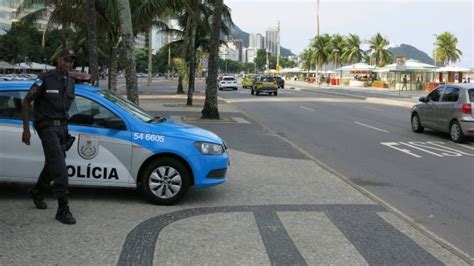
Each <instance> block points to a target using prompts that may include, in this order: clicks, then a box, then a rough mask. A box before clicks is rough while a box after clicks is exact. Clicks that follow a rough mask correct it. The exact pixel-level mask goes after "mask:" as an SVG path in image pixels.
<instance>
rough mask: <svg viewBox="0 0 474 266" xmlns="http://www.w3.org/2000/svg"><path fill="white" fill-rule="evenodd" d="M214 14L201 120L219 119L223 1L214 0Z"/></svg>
mask: <svg viewBox="0 0 474 266" xmlns="http://www.w3.org/2000/svg"><path fill="white" fill-rule="evenodd" d="M212 5H213V7H214V13H213V14H212V31H211V42H210V49H209V67H208V73H209V74H208V77H207V80H206V85H207V87H206V99H205V102H204V108H203V109H202V111H201V114H202V117H201V118H208V119H219V110H218V108H217V74H218V73H217V72H218V71H219V65H218V63H219V37H220V33H221V24H222V9H223V6H224V3H223V0H213V3H212Z"/></svg>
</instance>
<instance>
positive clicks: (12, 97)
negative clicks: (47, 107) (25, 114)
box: [0, 91, 33, 119]
mask: <svg viewBox="0 0 474 266" xmlns="http://www.w3.org/2000/svg"><path fill="white" fill-rule="evenodd" d="M21 105H22V99H21V96H20V92H19V91H3V92H0V118H3V119H5V118H6V119H21ZM30 109H33V108H30ZM30 111H31V110H30Z"/></svg>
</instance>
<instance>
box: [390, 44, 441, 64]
mask: <svg viewBox="0 0 474 266" xmlns="http://www.w3.org/2000/svg"><path fill="white" fill-rule="evenodd" d="M389 50H390V51H391V52H392V53H393V57H394V58H396V57H397V56H405V57H406V58H407V59H415V60H419V61H420V62H422V63H425V64H430V65H432V64H433V59H432V58H431V57H430V56H429V55H428V54H427V53H425V52H423V51H421V50H418V49H417V48H416V47H414V46H411V45H409V44H400V46H396V47H392V48H389Z"/></svg>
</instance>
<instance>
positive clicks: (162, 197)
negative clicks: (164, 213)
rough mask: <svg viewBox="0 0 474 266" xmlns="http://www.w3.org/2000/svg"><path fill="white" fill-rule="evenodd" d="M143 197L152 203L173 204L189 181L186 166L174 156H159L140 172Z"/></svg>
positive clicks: (187, 187)
mask: <svg viewBox="0 0 474 266" xmlns="http://www.w3.org/2000/svg"><path fill="white" fill-rule="evenodd" d="M142 173H143V174H142V176H141V186H142V190H143V193H144V194H145V197H146V198H147V199H148V200H149V201H150V202H151V203H154V204H158V205H173V204H175V203H176V202H178V201H179V200H180V199H182V198H183V197H184V195H185V194H186V192H187V191H188V189H189V186H190V183H191V175H190V174H189V171H188V169H187V168H186V166H185V165H184V164H183V163H182V162H180V161H179V160H176V159H174V158H168V157H165V158H159V159H157V160H155V161H153V162H152V163H150V164H149V165H148V166H147V167H146V168H145V169H144V171H143V172H142Z"/></svg>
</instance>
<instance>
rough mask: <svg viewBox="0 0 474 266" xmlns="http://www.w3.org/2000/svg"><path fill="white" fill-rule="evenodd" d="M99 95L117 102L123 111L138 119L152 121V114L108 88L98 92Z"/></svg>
mask: <svg viewBox="0 0 474 266" xmlns="http://www.w3.org/2000/svg"><path fill="white" fill-rule="evenodd" d="M98 93H99V95H101V96H102V97H104V98H105V99H107V100H109V101H111V102H113V103H115V104H117V105H118V106H120V107H121V108H122V109H123V110H124V111H126V112H127V113H129V114H131V115H133V116H134V117H136V118H138V119H140V120H141V121H143V122H150V121H153V116H152V115H150V114H148V113H147V112H146V111H145V110H143V109H142V108H141V107H140V106H138V105H136V104H135V103H133V102H131V101H129V100H127V99H125V98H124V97H122V96H120V95H118V94H116V93H114V92H112V91H109V90H101V91H99V92H98Z"/></svg>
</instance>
